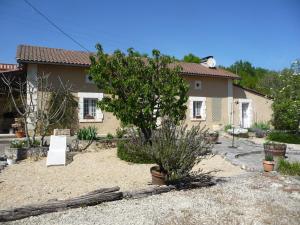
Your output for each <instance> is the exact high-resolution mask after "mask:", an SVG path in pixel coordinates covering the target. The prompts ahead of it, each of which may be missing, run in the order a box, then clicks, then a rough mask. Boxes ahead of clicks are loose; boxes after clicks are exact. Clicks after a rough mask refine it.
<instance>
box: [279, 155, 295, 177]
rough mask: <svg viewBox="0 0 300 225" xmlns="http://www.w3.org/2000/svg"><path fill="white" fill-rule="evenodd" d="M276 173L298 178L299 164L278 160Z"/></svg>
mask: <svg viewBox="0 0 300 225" xmlns="http://www.w3.org/2000/svg"><path fill="white" fill-rule="evenodd" d="M278 172H280V173H282V174H285V175H290V176H300V162H288V161H287V160H284V159H280V160H279V163H278Z"/></svg>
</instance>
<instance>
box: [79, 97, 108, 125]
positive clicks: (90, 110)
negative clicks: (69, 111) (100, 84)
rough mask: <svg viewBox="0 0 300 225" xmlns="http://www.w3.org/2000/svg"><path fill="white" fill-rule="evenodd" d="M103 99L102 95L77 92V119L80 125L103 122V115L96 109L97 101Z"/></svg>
mask: <svg viewBox="0 0 300 225" xmlns="http://www.w3.org/2000/svg"><path fill="white" fill-rule="evenodd" d="M102 98H103V93H97V92H78V107H79V110H78V118H79V122H80V123H94V122H103V118H104V117H103V113H102V111H101V109H100V108H98V107H97V101H99V100H101V99H102Z"/></svg>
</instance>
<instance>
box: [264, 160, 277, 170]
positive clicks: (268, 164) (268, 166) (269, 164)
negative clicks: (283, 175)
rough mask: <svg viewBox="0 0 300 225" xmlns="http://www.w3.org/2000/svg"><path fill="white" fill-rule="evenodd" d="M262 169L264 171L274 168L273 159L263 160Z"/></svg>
mask: <svg viewBox="0 0 300 225" xmlns="http://www.w3.org/2000/svg"><path fill="white" fill-rule="evenodd" d="M263 166H264V171H265V172H271V171H273V170H274V166H275V162H274V161H266V160H264V162H263Z"/></svg>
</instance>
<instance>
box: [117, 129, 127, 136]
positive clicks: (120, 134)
mask: <svg viewBox="0 0 300 225" xmlns="http://www.w3.org/2000/svg"><path fill="white" fill-rule="evenodd" d="M125 134H126V130H125V129H122V128H118V129H117V130H116V136H117V138H122V137H124V135H125Z"/></svg>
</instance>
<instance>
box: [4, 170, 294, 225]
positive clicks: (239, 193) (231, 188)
mask: <svg viewBox="0 0 300 225" xmlns="http://www.w3.org/2000/svg"><path fill="white" fill-rule="evenodd" d="M299 191H300V181H299V180H294V179H292V178H285V177H281V176H270V175H268V176H267V175H264V174H261V173H246V174H243V175H239V176H236V177H231V178H227V179H225V181H224V182H219V183H218V184H217V185H216V186H213V187H209V188H202V189H195V190H189V191H173V192H169V193H165V194H161V195H156V196H151V197H148V198H142V199H136V200H121V201H116V202H110V203H104V204H101V205H98V206H94V207H86V208H79V209H72V210H68V211H64V212H58V213H51V214H45V215H41V216H38V217H30V218H26V219H23V220H19V221H14V222H10V223H6V224H14V225H16V224H25V225H35V224H43V225H53V224H55V225H71V224H72V225H77V224H78V225H86V224H103V225H108V224H111V225H119V224H120V225H127V224H128V225H129V224H134V225H139V224H141V225H177V224H178V225H179V224H185V225H196V224H197V225H198V224H213V225H215V224H222V225H226V224H230V225H235V224H255V225H258V224H278V225H279V224H284V225H286V224H289V225H293V224H297V225H298V224H299V221H300V193H299Z"/></svg>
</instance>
